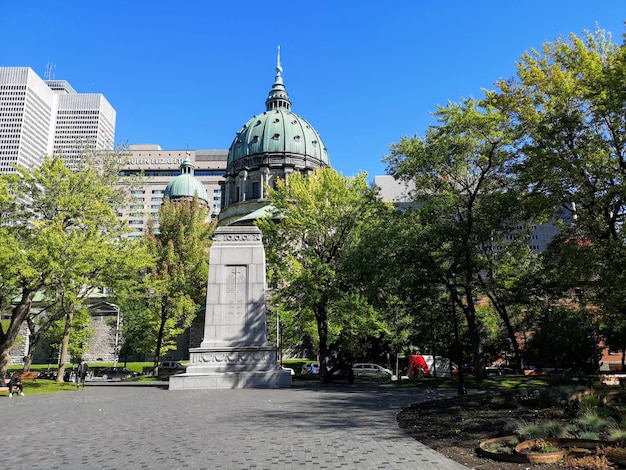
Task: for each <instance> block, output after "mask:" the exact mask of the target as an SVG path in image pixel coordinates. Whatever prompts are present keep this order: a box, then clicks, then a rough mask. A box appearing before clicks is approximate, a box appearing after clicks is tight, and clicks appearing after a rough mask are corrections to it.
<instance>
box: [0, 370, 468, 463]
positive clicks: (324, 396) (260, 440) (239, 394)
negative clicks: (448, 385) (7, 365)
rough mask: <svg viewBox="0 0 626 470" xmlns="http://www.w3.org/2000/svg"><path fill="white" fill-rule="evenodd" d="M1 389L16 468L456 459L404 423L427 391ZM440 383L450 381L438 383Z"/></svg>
mask: <svg viewBox="0 0 626 470" xmlns="http://www.w3.org/2000/svg"><path fill="white" fill-rule="evenodd" d="M25 392H26V396H24V397H13V398H8V397H7V396H0V416H2V422H3V425H4V426H3V427H4V433H3V441H4V442H3V445H2V447H1V449H0V459H1V460H0V461H2V466H3V467H4V468H11V469H46V470H50V469H64V470H67V469H83V468H90V469H91V468H97V469H207V470H216V469H228V470H239V469H268V470H269V469H271V470H282V469H295V468H299V469H345V470H367V469H403V470H409V469H418V470H422V469H434V468H436V469H444V470H461V469H465V468H466V467H464V466H463V465H460V464H458V463H456V462H453V461H451V460H448V459H447V458H445V457H444V456H442V455H441V454H438V453H437V452H435V451H433V450H431V449H430V448H428V447H426V446H424V445H422V444H421V443H419V442H417V441H415V440H413V439H411V438H410V437H408V436H407V435H406V434H404V433H403V432H402V431H401V430H400V429H399V428H398V426H397V424H396V420H395V418H396V414H397V412H398V411H399V410H400V409H401V408H402V407H403V406H406V405H409V404H411V403H415V402H417V401H421V400H426V399H429V398H430V397H429V395H428V394H427V392H425V391H423V390H417V389H411V390H400V389H397V388H396V387H392V386H389V385H379V384H367V383H358V384H354V385H347V384H329V385H323V384H321V383H319V382H295V383H294V385H293V386H292V388H290V389H278V390H276V389H268V390H267V389H266V390H264V389H243V390H242V389H238V390H184V391H169V390H167V389H166V388H164V387H163V386H162V385H154V384H139V383H138V384H136V385H132V384H126V383H119V382H118V383H103V382H98V383H96V382H92V383H90V384H88V386H87V387H86V388H85V389H84V390H76V391H66V392H58V393H51V394H43V395H28V385H26V389H25ZM443 393H445V394H447V393H451V394H453V393H454V392H453V391H450V392H443Z"/></svg>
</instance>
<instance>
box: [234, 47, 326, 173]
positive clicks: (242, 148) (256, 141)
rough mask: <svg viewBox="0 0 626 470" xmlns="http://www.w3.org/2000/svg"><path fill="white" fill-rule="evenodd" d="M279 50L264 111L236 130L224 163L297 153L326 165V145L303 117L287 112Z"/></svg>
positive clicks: (288, 107) (287, 97)
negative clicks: (226, 160) (273, 77)
mask: <svg viewBox="0 0 626 470" xmlns="http://www.w3.org/2000/svg"><path fill="white" fill-rule="evenodd" d="M282 70H283V69H282V67H281V65H280V50H279V55H278V63H277V65H276V78H275V80H274V85H273V86H272V89H271V90H270V92H269V96H268V98H267V100H266V101H265V108H266V111H265V112H264V113H263V114H261V115H259V116H255V117H253V118H252V119H250V120H249V121H248V122H247V123H246V124H245V125H244V126H243V128H242V129H241V130H240V131H239V132H237V136H236V137H235V139H234V140H233V143H232V144H231V146H230V149H229V151H228V165H231V164H233V163H235V162H237V161H238V160H241V159H246V160H255V159H256V158H255V157H260V156H263V155H266V156H267V155H269V156H282V157H290V156H299V157H304V158H306V159H313V160H314V161H317V162H318V163H319V165H321V166H330V162H329V159H328V152H327V151H326V146H325V145H324V142H323V141H322V139H321V138H320V136H319V134H318V133H317V131H316V130H315V129H314V128H313V126H311V124H309V123H308V122H307V121H306V120H305V119H303V118H302V117H300V116H298V115H297V114H294V113H292V112H291V101H290V100H289V95H288V94H287V91H286V90H285V86H284V85H283V77H282Z"/></svg>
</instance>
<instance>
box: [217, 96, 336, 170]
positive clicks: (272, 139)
mask: <svg viewBox="0 0 626 470" xmlns="http://www.w3.org/2000/svg"><path fill="white" fill-rule="evenodd" d="M264 154H279V155H294V156H300V157H306V158H311V159H313V160H315V161H317V162H319V163H318V166H328V165H329V161H328V152H327V151H326V147H325V146H324V142H322V139H321V138H320V136H319V134H318V133H317V131H316V130H315V129H314V128H313V126H311V124H309V123H308V122H307V121H306V120H304V119H303V118H302V117H300V116H298V115H297V114H294V113H292V112H291V111H289V110H288V109H285V108H277V109H272V110H269V111H266V112H264V113H263V114H261V115H259V116H255V117H253V118H252V119H250V120H249V121H248V122H247V123H246V124H245V125H244V126H243V128H242V129H241V130H240V131H239V132H237V136H236V137H235V140H234V141H233V143H232V145H231V146H230V149H229V151H228V164H229V165H231V164H235V162H236V161H237V160H241V159H246V160H248V159H250V160H254V157H255V156H260V155H264Z"/></svg>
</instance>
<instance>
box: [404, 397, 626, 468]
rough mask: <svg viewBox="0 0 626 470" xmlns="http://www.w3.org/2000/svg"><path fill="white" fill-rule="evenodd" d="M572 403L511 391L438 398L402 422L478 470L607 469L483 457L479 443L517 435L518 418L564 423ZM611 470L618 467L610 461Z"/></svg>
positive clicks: (412, 433)
mask: <svg viewBox="0 0 626 470" xmlns="http://www.w3.org/2000/svg"><path fill="white" fill-rule="evenodd" d="M575 412H576V410H575V409H574V408H573V407H567V406H566V407H563V406H554V404H550V403H541V402H538V401H534V400H530V399H520V398H519V397H516V396H514V395H513V394H511V395H493V394H489V395H487V394H481V395H466V396H462V397H457V398H453V399H446V400H434V401H429V402H424V403H419V404H415V405H413V406H411V407H408V408H405V409H403V410H402V411H401V412H400V413H399V414H398V417H397V420H398V424H399V426H400V428H401V429H403V430H404V431H405V432H406V433H407V434H409V435H410V436H411V437H413V438H415V439H416V440H417V441H419V442H421V443H423V444H425V445H427V446H428V447H430V448H432V449H434V450H436V451H437V452H440V453H441V454H443V455H445V456H446V457H448V458H450V459H452V460H454V461H456V462H459V463H461V464H463V465H465V466H467V467H469V468H473V469H476V470H519V469H529V468H533V469H534V468H541V469H546V470H548V469H556V468H564V467H566V466H567V468H594V469H598V468H602V467H598V466H595V465H594V466H591V467H588V466H585V465H584V464H582V465H583V466H572V465H573V461H572V460H570V461H569V462H567V461H562V462H561V463H559V464H542V465H531V464H529V463H524V464H517V463H509V462H498V461H496V460H491V459H488V458H484V457H482V456H480V455H479V454H478V452H477V448H478V443H479V442H480V441H482V440H485V439H490V438H492V437H499V436H505V435H511V434H514V432H513V429H514V428H513V426H514V423H515V422H518V421H520V420H523V421H524V422H526V423H532V422H536V421H539V420H543V419H550V420H557V421H562V422H563V423H564V424H565V423H567V422H568V421H570V420H572V419H573V418H574V417H575ZM604 468H606V469H612V468H619V467H613V466H610V465H607V466H606V467H604Z"/></svg>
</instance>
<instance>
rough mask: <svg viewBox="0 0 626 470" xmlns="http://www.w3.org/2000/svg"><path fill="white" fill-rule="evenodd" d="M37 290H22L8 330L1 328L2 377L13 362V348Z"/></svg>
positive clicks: (0, 354) (0, 365) (0, 373)
mask: <svg viewBox="0 0 626 470" xmlns="http://www.w3.org/2000/svg"><path fill="white" fill-rule="evenodd" d="M35 292H36V291H34V290H30V289H23V290H22V298H21V299H20V301H19V302H18V304H17V305H16V306H15V307H13V311H12V312H11V323H10V324H9V327H8V328H7V331H6V332H4V331H1V330H0V377H4V376H5V375H6V373H7V367H8V365H9V363H10V362H11V348H12V347H13V345H14V343H15V339H16V338H17V336H18V333H19V331H20V326H22V323H24V320H26V318H27V317H28V315H29V314H30V307H31V305H32V302H33V297H35Z"/></svg>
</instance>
